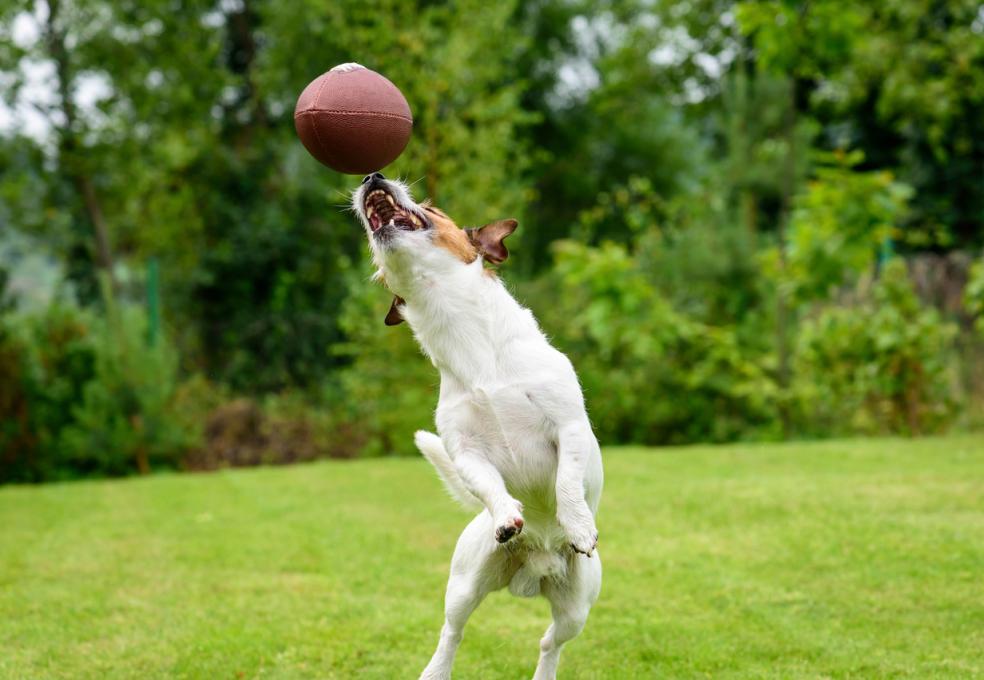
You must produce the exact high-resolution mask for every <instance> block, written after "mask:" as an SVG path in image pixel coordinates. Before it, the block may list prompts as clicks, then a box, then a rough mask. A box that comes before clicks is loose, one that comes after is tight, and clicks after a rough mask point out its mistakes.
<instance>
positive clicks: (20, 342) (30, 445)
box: [0, 302, 96, 482]
mask: <svg viewBox="0 0 984 680" xmlns="http://www.w3.org/2000/svg"><path fill="white" fill-rule="evenodd" d="M93 321H94V319H93V317H92V315H91V314H88V313H85V312H81V311H79V310H78V309H76V308H75V307H72V306H69V305H65V304H62V303H58V302H56V303H53V304H52V305H51V306H50V307H49V308H48V309H46V310H44V311H43V312H42V313H41V314H38V315H36V316H28V315H20V314H13V313H7V314H4V315H2V316H0V452H2V454H0V481H18V482H37V481H42V480H45V479H52V478H56V477H59V476H62V475H65V474H70V472H69V470H68V469H67V466H66V465H64V460H63V459H62V457H61V448H60V444H61V436H62V433H63V432H64V431H65V429H66V428H67V427H68V426H69V425H71V423H73V422H74V415H73V409H74V408H75V407H76V405H77V404H78V403H79V402H80V401H81V399H82V395H83V392H84V390H85V387H86V385H88V384H90V383H91V381H92V380H93V378H94V376H95V363H96V347H95V346H94V344H93V342H92V336H91V332H92V331H91V327H92V324H93Z"/></svg>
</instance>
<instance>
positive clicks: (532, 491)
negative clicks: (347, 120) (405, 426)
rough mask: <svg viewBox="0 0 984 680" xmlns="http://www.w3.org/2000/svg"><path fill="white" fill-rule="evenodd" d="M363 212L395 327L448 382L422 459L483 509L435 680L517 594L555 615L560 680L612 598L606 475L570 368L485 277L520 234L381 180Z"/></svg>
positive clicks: (548, 655)
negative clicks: (604, 537)
mask: <svg viewBox="0 0 984 680" xmlns="http://www.w3.org/2000/svg"><path fill="white" fill-rule="evenodd" d="M352 206H353V209H354V210H355V212H356V214H357V215H359V217H360V218H361V220H362V223H363V225H364V226H365V228H366V233H367V235H368V236H369V243H370V245H371V248H372V256H373V261H374V263H375V265H376V267H377V268H378V272H377V277H378V278H380V279H382V280H383V281H384V282H385V284H386V286H387V287H388V288H389V289H390V290H391V291H392V292H393V293H394V294H395V295H396V298H395V299H394V301H393V306H392V307H391V309H390V312H389V314H388V315H387V317H386V323H387V324H388V325H394V324H397V323H400V321H402V320H406V321H407V323H409V325H410V327H411V328H412V329H413V333H414V335H415V336H416V338H417V340H418V341H419V343H420V346H421V347H422V348H423V350H424V352H425V353H426V354H427V356H428V357H430V359H431V361H432V362H433V363H434V365H435V366H436V367H437V369H438V370H439V371H440V374H441V388H440V398H439V401H438V406H437V417H436V421H437V430H438V432H439V433H440V437H438V436H436V435H433V434H431V433H429V432H418V433H417V436H416V443H417V446H418V448H419V449H420V451H421V452H422V453H423V454H424V456H426V457H427V459H428V460H429V461H430V462H431V463H432V464H433V465H434V467H435V468H437V472H438V474H439V475H440V476H441V478H442V480H443V481H444V484H445V485H446V486H447V488H448V491H449V492H450V493H451V495H452V496H454V497H455V498H456V499H457V500H458V501H460V502H461V503H463V504H464V505H466V506H468V507H473V508H476V509H478V508H481V509H482V512H481V513H480V514H479V515H478V516H477V517H475V519H473V520H472V521H471V523H470V524H469V525H468V526H467V527H466V528H465V530H464V532H463V533H462V534H461V537H460V538H459V539H458V545H457V547H456V548H455V551H454V557H453V558H452V560H451V576H450V578H449V580H448V587H447V593H446V596H445V621H444V627H443V628H442V629H441V637H440V641H439V643H438V646H437V651H436V652H434V656H433V658H432V659H431V661H430V663H429V664H428V665H427V668H426V669H424V672H423V674H422V675H421V678H449V677H450V675H451V665H452V663H453V662H454V654H455V651H456V650H457V648H458V645H459V643H460V642H461V637H462V630H463V629H464V627H465V622H466V621H467V620H468V617H469V616H470V615H471V613H472V612H473V611H474V610H475V608H476V607H477V606H478V605H479V603H480V602H481V601H482V599H483V598H484V597H485V596H486V595H487V594H488V593H490V592H492V591H494V590H498V589H500V588H503V587H505V586H506V585H508V586H509V589H510V591H511V592H513V593H514V594H516V595H520V596H525V597H531V596H533V595H537V594H542V595H543V596H544V597H546V598H547V599H548V600H549V601H550V604H551V608H552V613H553V624H552V625H551V626H550V627H549V628H548V629H547V632H546V635H544V636H543V639H542V640H541V641H540V660H539V663H538V664H537V667H536V673H535V676H534V678H536V679H539V680H546V679H547V678H554V677H555V676H556V673H557V663H558V661H559V658H560V649H561V647H562V646H563V644H564V643H565V642H567V641H568V640H570V639H572V638H573V637H574V636H576V635H577V634H578V633H579V632H580V631H581V629H582V627H583V626H584V622H585V620H586V619H587V617H588V611H589V610H590V609H591V605H592V604H593V603H594V601H595V599H596V598H597V597H598V592H599V589H600V587H601V560H600V557H599V556H598V554H597V550H596V548H595V546H596V544H597V541H598V532H597V530H596V529H595V519H594V516H595V512H596V511H597V509H598V502H599V500H600V498H601V487H602V478H603V474H602V466H601V452H600V450H599V448H598V442H597V440H596V439H595V437H594V434H593V433H592V431H591V425H590V423H589V422H588V417H587V414H586V412H585V409H584V400H583V397H582V394H581V388H580V385H579V384H578V381H577V376H576V375H575V374H574V369H573V367H572V366H571V363H570V361H569V360H568V359H567V357H565V356H564V355H563V354H561V353H560V352H559V351H557V350H556V349H554V348H553V347H551V346H550V343H549V342H548V341H547V339H546V337H544V335H543V333H542V332H541V331H540V328H539V326H538V325H537V322H536V320H535V319H534V318H533V315H532V314H531V313H530V311H529V310H528V309H525V308H524V307H522V306H520V305H519V303H517V302H516V300H515V299H513V297H512V296H511V295H510V294H509V292H508V291H507V290H506V288H505V286H504V285H503V284H502V282H501V281H500V280H499V278H498V277H497V276H496V275H495V274H494V272H492V271H490V270H488V269H486V267H485V265H484V262H485V261H488V262H491V263H494V264H499V263H501V262H502V261H503V260H505V259H506V257H507V255H508V252H507V250H506V248H505V246H504V245H503V239H505V238H506V237H507V236H508V235H509V234H511V233H512V232H513V230H514V229H515V228H516V221H515V220H501V221H498V222H493V223H491V224H488V225H486V226H484V227H481V228H478V229H467V230H466V229H461V228H459V227H458V226H457V225H455V223H454V222H453V221H452V220H451V219H450V218H449V217H448V216H447V215H446V214H444V213H443V212H441V211H440V210H438V209H437V208H435V207H432V206H430V205H428V204H426V203H425V204H417V203H415V202H414V201H413V199H412V198H411V197H410V194H409V192H408V190H407V187H406V186H405V185H403V184H401V183H399V182H393V181H388V180H386V179H385V178H384V177H383V176H382V175H381V174H379V173H374V174H372V175H369V176H368V177H366V178H365V180H364V181H363V183H362V186H360V187H359V189H357V190H356V191H355V193H354V196H353V199H352Z"/></svg>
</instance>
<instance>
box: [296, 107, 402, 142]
mask: <svg viewBox="0 0 984 680" xmlns="http://www.w3.org/2000/svg"><path fill="white" fill-rule="evenodd" d="M309 113H338V114H341V115H343V116H370V117H373V118H397V119H399V120H405V121H406V122H408V123H413V118H408V117H407V116H403V115H400V114H399V113H383V112H382V111H342V110H340V109H304V110H303V111H299V112H297V113H295V114H294V118H297V117H299V116H306V115H308V114H309ZM315 135H317V130H315ZM318 143H319V144H320V143H321V140H320V139H318Z"/></svg>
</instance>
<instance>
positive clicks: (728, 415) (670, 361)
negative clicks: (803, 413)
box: [527, 241, 776, 443]
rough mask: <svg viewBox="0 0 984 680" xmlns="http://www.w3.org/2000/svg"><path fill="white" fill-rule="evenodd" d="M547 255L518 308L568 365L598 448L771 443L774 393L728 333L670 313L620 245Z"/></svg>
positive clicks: (576, 247)
mask: <svg viewBox="0 0 984 680" xmlns="http://www.w3.org/2000/svg"><path fill="white" fill-rule="evenodd" d="M555 252H556V266H555V268H554V269H553V271H552V272H551V274H549V275H548V276H547V277H546V278H545V279H544V280H543V281H541V282H539V284H538V285H537V286H535V287H533V288H532V289H531V291H530V295H529V296H527V297H528V299H527V302H528V303H529V304H530V306H531V307H532V308H533V309H534V311H535V312H536V313H537V315H538V316H539V318H540V319H541V322H542V323H543V326H544V329H545V330H546V332H547V333H548V334H549V335H550V336H551V338H552V339H553V340H554V341H555V342H556V343H557V344H558V345H559V346H560V347H561V348H562V349H564V350H565V351H567V352H568V353H569V354H570V356H571V358H572V360H573V361H574V364H575V366H576V367H577V370H578V375H579V376H580V378H581V382H582V384H583V386H584V389H585V396H586V399H587V402H588V408H589V413H590V415H591V419H592V422H593V423H594V425H595V427H596V429H597V431H598V435H599V437H601V439H602V440H603V441H632V442H648V443H667V442H679V441H698V440H706V441H721V440H727V439H734V438H736V437H741V436H749V437H751V436H756V435H757V436H771V435H772V433H773V432H774V427H775V421H774V419H775V398H776V391H775V387H774V386H773V385H772V383H771V381H770V380H769V379H768V377H767V376H766V375H765V373H764V372H763V370H762V368H761V366H760V365H758V364H757V363H756V362H755V361H754V360H752V359H751V358H750V357H749V356H748V354H747V353H746V352H744V351H742V348H741V347H739V345H738V342H737V340H736V337H735V334H734V332H733V331H732V330H731V329H729V328H726V327H714V326H710V325H706V324H702V323H700V322H697V321H694V320H692V319H689V318H687V317H685V316H683V315H681V314H679V313H678V312H676V311H675V310H674V309H673V308H672V306H671V305H670V304H669V303H668V302H667V300H666V299H665V298H664V297H663V296H662V295H661V294H660V293H659V292H658V290H657V289H656V288H655V286H654V285H653V284H652V283H651V281H649V280H648V278H647V277H646V275H645V274H644V272H643V271H642V270H640V268H639V266H638V264H637V262H636V261H635V260H634V259H633V258H632V256H631V255H630V254H629V252H628V251H627V250H626V249H625V248H624V247H622V246H619V245H615V244H611V243H607V244H603V245H602V246H600V247H598V248H592V247H588V246H585V245H583V244H579V243H575V242H571V241H563V242H559V243H558V244H557V246H556V251H555ZM557 290H562V291H563V294H562V295H560V296H557V295H556V291H557Z"/></svg>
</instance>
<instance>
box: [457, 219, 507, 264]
mask: <svg viewBox="0 0 984 680" xmlns="http://www.w3.org/2000/svg"><path fill="white" fill-rule="evenodd" d="M518 224H519V222H517V221H516V220H512V219H510V220H496V221H495V222H489V223H488V224H486V225H485V226H484V227H476V228H474V229H465V233H466V234H468V240H470V241H471V242H472V243H473V244H474V245H475V247H476V248H478V252H479V253H480V254H481V255H482V257H484V258H485V259H486V260H487V261H488V262H491V263H492V264H502V263H503V262H505V261H506V258H507V257H509V251H508V250H506V244H505V243H503V241H505V240H506V237H507V236H509V234H511V233H513V232H514V231H516V226H517V225H518Z"/></svg>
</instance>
